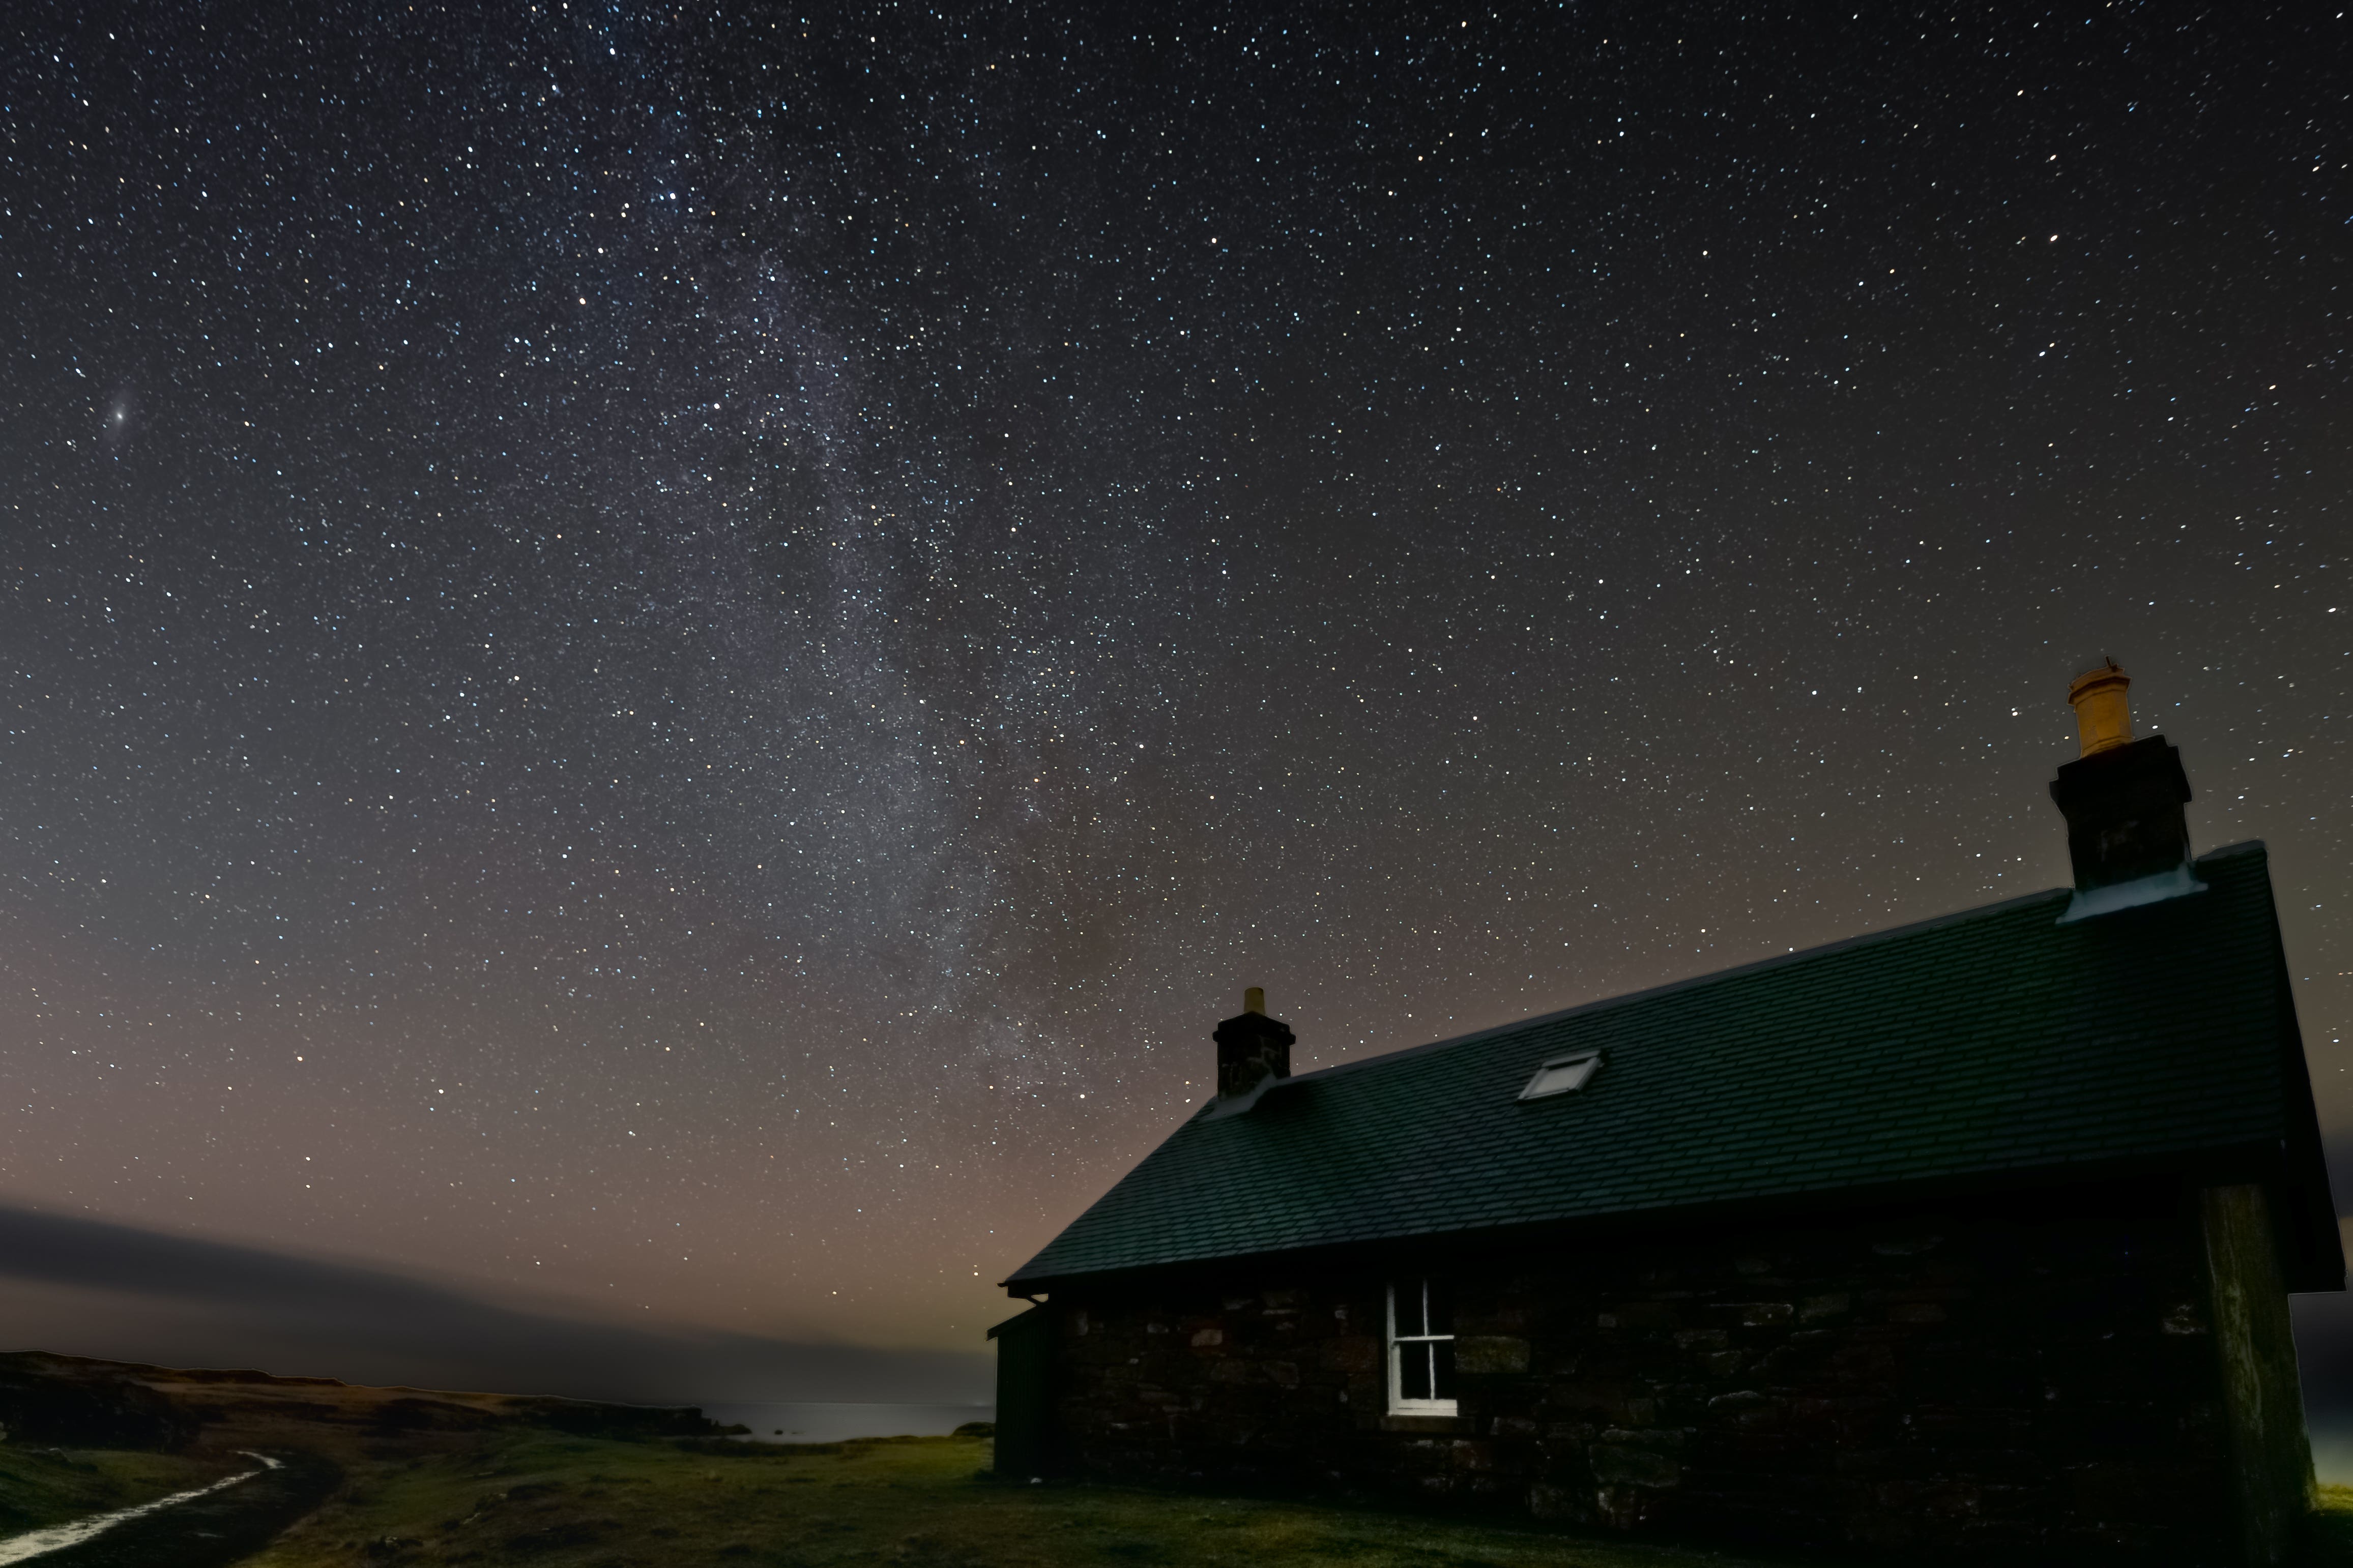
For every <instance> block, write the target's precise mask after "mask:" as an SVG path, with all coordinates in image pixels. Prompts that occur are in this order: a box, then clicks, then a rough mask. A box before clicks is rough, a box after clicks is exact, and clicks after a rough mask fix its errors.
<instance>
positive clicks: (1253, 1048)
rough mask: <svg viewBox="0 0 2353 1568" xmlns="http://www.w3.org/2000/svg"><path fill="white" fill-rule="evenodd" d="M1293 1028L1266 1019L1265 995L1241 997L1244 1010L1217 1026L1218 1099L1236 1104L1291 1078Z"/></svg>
mask: <svg viewBox="0 0 2353 1568" xmlns="http://www.w3.org/2000/svg"><path fill="white" fill-rule="evenodd" d="M1216 1038H1217V1042H1218V1098H1219V1100H1237V1099H1240V1097H1241V1096H1243V1095H1246V1094H1249V1093H1250V1092H1251V1091H1252V1090H1254V1089H1260V1088H1261V1087H1263V1086H1264V1085H1266V1084H1268V1083H1270V1082H1271V1081H1273V1080H1274V1079H1285V1078H1289V1077H1290V1076H1291V1047H1292V1042H1293V1040H1294V1039H1295V1038H1296V1037H1295V1036H1294V1035H1293V1034H1292V1032H1291V1026H1290V1025H1288V1024H1286V1023H1284V1022H1282V1020H1281V1019H1279V1018H1270V1017H1268V1016H1266V992H1265V991H1264V990H1262V989H1261V988H1260V987H1259V986H1256V985H1253V986H1251V987H1250V989H1249V990H1247V991H1244V992H1243V993H1242V1010H1241V1012H1240V1015H1239V1016H1235V1017H1231V1018H1229V1019H1227V1020H1226V1021H1225V1022H1224V1023H1222V1024H1219V1026H1218V1031H1217V1036H1216Z"/></svg>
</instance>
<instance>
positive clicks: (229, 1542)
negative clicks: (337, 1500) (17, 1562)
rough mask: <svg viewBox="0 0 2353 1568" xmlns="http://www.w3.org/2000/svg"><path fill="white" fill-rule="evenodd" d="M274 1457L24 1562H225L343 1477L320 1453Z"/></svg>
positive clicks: (112, 1565)
mask: <svg viewBox="0 0 2353 1568" xmlns="http://www.w3.org/2000/svg"><path fill="white" fill-rule="evenodd" d="M258 1457H259V1456H257V1458H258ZM274 1461H275V1467H276V1468H270V1469H267V1470H264V1471H262V1472H260V1473H259V1474H256V1475H253V1476H251V1477H249V1478H239V1479H236V1480H235V1482H234V1484H231V1485H227V1486H220V1487H216V1488H208V1489H206V1490H205V1491H203V1492H201V1493H198V1494H197V1495H195V1496H194V1497H192V1498H189V1499H188V1500H186V1501H185V1502H175V1503H173V1504H171V1505H170V1506H169V1507H166V1508H161V1509H157V1510H154V1511H153V1512H147V1513H140V1514H138V1515H137V1516H136V1517H130V1518H124V1519H122V1520H121V1521H119V1522H117V1523H115V1524H113V1525H111V1526H110V1527H108V1529H107V1530H106V1531H104V1532H103V1533H100V1534H99V1535H95V1536H93V1537H91V1538H90V1539H89V1540H87V1541H84V1542H79V1544H76V1545H72V1546H65V1547H60V1548H58V1550H56V1551H53V1552H41V1553H40V1554H38V1555H37V1556H32V1557H27V1558H25V1559H24V1560H23V1561H24V1562H25V1563H26V1564H27V1565H28V1568H225V1565H226V1564H228V1563H235V1562H237V1560H238V1559H239V1558H243V1557H248V1556H251V1555H252V1554H253V1553H254V1552H259V1551H260V1550H261V1549H262V1548H263V1547H264V1546H266V1545H268V1544H269V1542H270V1541H271V1540H272V1539H273V1538H274V1537H276V1535H277V1534H278V1532H279V1531H281V1530H284V1529H285V1528H286V1527H287V1526H288V1525H290V1524H291V1523H293V1522H294V1521H296V1520H298V1519H300V1518H301V1517H302V1516H303V1515H304V1514H306V1513H308V1512H310V1511H311V1510H312V1509H314V1508H316V1507H318V1506H319V1504H320V1502H321V1501H322V1500H323V1499H324V1498H325V1497H326V1495H327V1494H328V1493H329V1492H331V1491H332V1490H334V1489H335V1483H336V1482H337V1481H338V1480H340V1479H342V1478H343V1472H342V1471H341V1470H340V1469H339V1468H337V1467H336V1466H334V1465H333V1464H332V1463H331V1462H329V1461H328V1460H326V1459H322V1458H319V1457H318V1456H317V1455H315V1454H301V1453H288V1454H280V1455H277V1456H275V1457H274Z"/></svg>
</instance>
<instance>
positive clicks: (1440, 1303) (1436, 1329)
mask: <svg viewBox="0 0 2353 1568" xmlns="http://www.w3.org/2000/svg"><path fill="white" fill-rule="evenodd" d="M1422 1288H1423V1289H1424V1290H1425V1291H1427V1292H1428V1300H1429V1303H1430V1306H1429V1318H1430V1327H1428V1328H1426V1329H1424V1330H1422V1332H1423V1333H1425V1334H1451V1333H1452V1332H1453V1331H1454V1300H1453V1297H1454V1293H1453V1292H1452V1291H1451V1290H1450V1289H1447V1288H1446V1282H1445V1281H1444V1280H1442V1279H1430V1280H1425V1281H1423V1287H1422Z"/></svg>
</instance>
